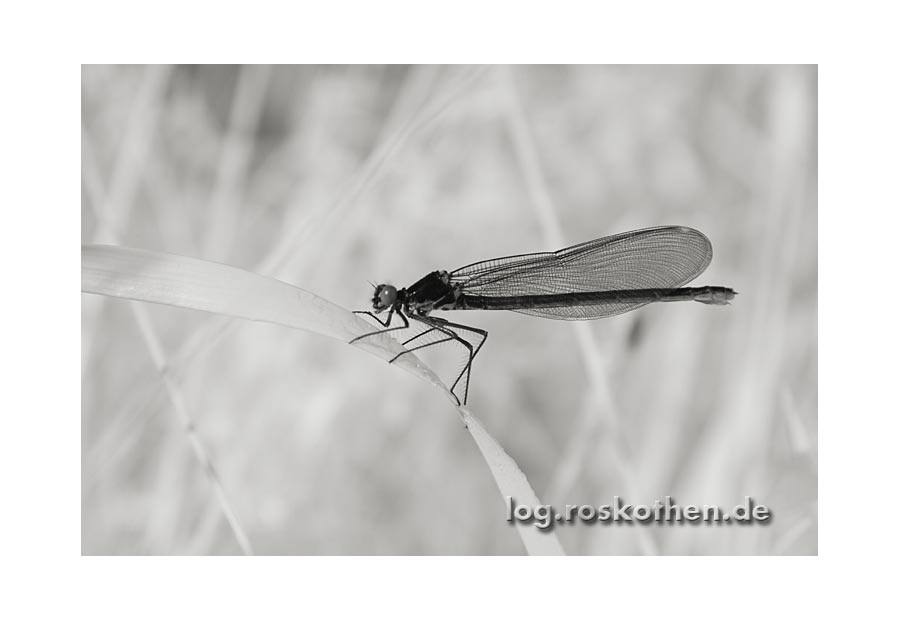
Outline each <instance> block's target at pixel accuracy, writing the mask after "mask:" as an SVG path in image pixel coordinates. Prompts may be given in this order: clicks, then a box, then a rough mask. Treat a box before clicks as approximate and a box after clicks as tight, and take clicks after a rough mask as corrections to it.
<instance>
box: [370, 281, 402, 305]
mask: <svg viewBox="0 0 900 620" xmlns="http://www.w3.org/2000/svg"><path fill="white" fill-rule="evenodd" d="M395 301H397V288H396V287H394V286H391V285H390V284H382V285H381V286H379V287H378V290H377V291H376V292H375V307H376V308H389V307H390V306H393V305H394V302H395Z"/></svg>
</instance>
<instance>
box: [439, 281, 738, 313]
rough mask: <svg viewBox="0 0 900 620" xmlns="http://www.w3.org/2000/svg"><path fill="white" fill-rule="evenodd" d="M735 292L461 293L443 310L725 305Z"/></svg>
mask: <svg viewBox="0 0 900 620" xmlns="http://www.w3.org/2000/svg"><path fill="white" fill-rule="evenodd" d="M735 295H736V293H735V292H734V290H733V289H730V288H726V287H724V286H700V287H696V288H674V289H666V288H647V289H634V290H621V291H592V292H589V293H558V294H555V295H513V296H506V297H484V296H481V295H467V294H465V293H463V294H462V295H460V296H459V298H458V299H457V300H456V304H455V305H454V306H452V307H447V308H444V309H446V310H450V309H453V310H526V309H528V308H566V307H574V306H598V305H602V304H604V303H610V304H615V303H623V302H624V303H634V304H646V303H652V302H657V301H698V302H700V303H703V304H714V305H726V304H728V302H730V301H731V300H732V299H734V296H735Z"/></svg>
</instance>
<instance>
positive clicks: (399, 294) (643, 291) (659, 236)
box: [351, 226, 737, 403]
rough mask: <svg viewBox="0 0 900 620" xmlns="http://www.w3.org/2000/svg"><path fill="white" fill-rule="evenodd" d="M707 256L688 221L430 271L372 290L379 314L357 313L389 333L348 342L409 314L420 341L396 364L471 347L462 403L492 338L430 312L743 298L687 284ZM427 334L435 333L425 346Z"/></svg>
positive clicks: (552, 313)
mask: <svg viewBox="0 0 900 620" xmlns="http://www.w3.org/2000/svg"><path fill="white" fill-rule="evenodd" d="M711 260H712V245H711V244H710V242H709V239H707V238H706V236H705V235H704V234H703V233H701V232H699V231H696V230H694V229H692V228H686V227H683V226H661V227H658V228H646V229H644V230H636V231H632V232H626V233H621V234H618V235H613V236H610V237H603V238H601V239H595V240H594V241H587V242H585V243H581V244H578V245H573V246H571V247H568V248H564V249H562V250H558V251H556V252H544V253H539V254H521V255H517V256H506V257H503V258H494V259H491V260H486V261H481V262H478V263H473V264H471V265H467V266H465V267H462V268H460V269H457V270H455V271H432V272H431V273H429V274H428V275H426V276H425V277H423V278H422V279H420V280H419V281H418V282H416V283H415V284H413V285H411V286H408V287H406V288H401V289H397V288H396V287H394V286H391V285H390V284H379V285H378V286H376V287H375V294H374V296H373V297H372V309H373V310H374V312H372V311H365V310H363V311H359V312H358V313H359V314H366V315H368V316H370V317H372V318H374V319H375V320H376V321H378V323H379V324H380V325H381V326H382V327H384V329H381V330H378V331H374V332H371V333H368V334H364V335H362V336H359V337H358V338H354V339H353V340H352V341H351V342H356V341H357V340H360V339H362V338H368V337H369V336H373V335H375V334H383V333H387V332H393V331H398V330H404V329H408V328H409V327H410V323H409V319H411V320H413V321H417V322H419V323H422V324H424V326H425V331H423V332H421V333H418V334H416V335H415V336H412V337H411V338H409V339H407V340H405V341H404V342H403V345H404V346H405V347H406V345H410V344H412V345H414V346H411V347H407V348H406V350H405V351H404V352H403V353H400V354H398V355H397V356H395V357H394V358H393V359H391V360H390V361H391V362H394V361H395V360H396V359H397V358H399V357H400V356H402V355H404V354H406V353H410V352H412V351H417V350H419V349H423V348H425V347H430V346H433V345H436V344H441V343H444V342H456V343H457V344H459V345H461V346H463V347H465V349H466V350H467V352H468V361H467V362H466V364H465V366H464V367H463V369H462V370H461V371H460V373H459V375H458V376H457V377H456V380H455V381H454V382H453V385H451V386H450V391H451V393H452V394H453V395H454V396H455V397H456V399H457V401H459V395H458V394H457V389H458V388H461V391H462V396H463V397H462V402H463V403H465V402H466V400H467V399H468V395H469V378H470V377H471V373H472V362H473V361H474V359H475V356H476V355H478V352H479V351H480V350H481V347H482V346H483V345H484V343H485V341H486V340H487V336H488V334H487V332H486V331H484V330H483V329H478V328H476V327H470V326H467V325H461V324H459V323H452V322H450V321H448V320H446V319H442V318H438V317H435V316H432V315H431V312H432V311H433V310H513V311H515V312H521V313H524V314H531V315H534V316H540V317H545V318H548V319H562V320H586V319H601V318H605V317H609V316H614V315H616V314H621V313H623V312H628V311H630V310H634V309H636V308H640V307H641V306H644V305H646V304H649V303H653V302H657V301H698V302H700V303H704V304H713V305H725V304H728V302H730V301H731V300H732V299H734V296H735V295H737V293H736V292H735V291H734V290H732V289H730V288H727V287H724V286H701V287H696V288H682V287H683V286H684V285H685V284H687V283H688V282H690V281H691V280H693V279H694V278H696V277H697V276H699V275H700V274H701V273H703V271H704V270H705V269H706V267H707V266H708V265H709V263H710V261H711ZM385 310H387V317H386V319H385V320H384V321H382V320H381V319H380V318H379V317H378V316H377V314H380V313H382V312H384V311H385ZM394 316H398V317H400V320H401V321H402V322H403V325H400V326H395V327H391V320H392V319H393V317H394ZM460 333H463V334H465V335H466V336H467V337H466V338H464V337H463V336H461V335H460ZM427 336H431V337H432V338H434V337H436V338H437V339H436V340H432V341H430V342H426V340H427V338H426V337H427ZM470 339H471V340H472V341H475V340H477V343H476V344H473V343H472V342H471V341H470ZM416 341H419V342H416ZM461 381H462V385H460V382H461Z"/></svg>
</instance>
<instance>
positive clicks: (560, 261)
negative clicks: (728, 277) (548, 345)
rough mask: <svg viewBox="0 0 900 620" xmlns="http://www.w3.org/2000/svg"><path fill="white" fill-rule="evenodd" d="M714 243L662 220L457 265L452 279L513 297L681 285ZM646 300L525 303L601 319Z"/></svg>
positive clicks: (556, 314)
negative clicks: (577, 241) (563, 245)
mask: <svg viewBox="0 0 900 620" xmlns="http://www.w3.org/2000/svg"><path fill="white" fill-rule="evenodd" d="M711 260H712V245H711V244H710V242H709V239H707V238H706V236H705V235H704V234H703V233H701V232H699V231H697V230H694V229H693V228H686V227H682V226H661V227H658V228H645V229H643V230H635V231H632V232H626V233H621V234H618V235H612V236H610V237H603V238H602V239H595V240H594V241H588V242H586V243H581V244H578V245H573V246H572V247H569V248H564V249H562V250H558V251H556V252H544V253H540V254H523V255H520V256H507V257H505V258H496V259H492V260H486V261H482V262H479V263H473V264H471V265H467V266H465V267H462V268H461V269H457V270H456V271H454V272H452V273H451V274H450V279H451V282H454V283H461V284H462V285H463V292H465V293H466V294H467V295H482V296H487V297H512V296H518V295H552V294H558V293H584V292H591V291H618V290H631V289H648V288H662V289H665V288H679V287H682V286H684V285H685V284H687V283H688V282H690V281H691V280H693V279H694V278H696V277H697V276H698V275H700V274H701V273H703V271H704V270H705V269H706V267H707V266H709V263H710V261H711ZM647 303H649V302H647V301H628V300H623V301H604V302H602V303H599V304H597V305H593V306H575V307H565V308H535V309H524V308H523V309H521V310H516V312H522V313H523V314H532V315H535V316H542V317H546V318H551V319H564V320H580V319H598V318H603V317H608V316H613V315H616V314H621V313H623V312H628V311H629V310H634V309H635V308H639V307H641V306H643V305H646V304H647Z"/></svg>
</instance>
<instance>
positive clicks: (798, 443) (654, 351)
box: [80, 64, 819, 556]
mask: <svg viewBox="0 0 900 620" xmlns="http://www.w3.org/2000/svg"><path fill="white" fill-rule="evenodd" d="M818 182H819V178H818V66H817V65H735V64H730V65H594V64H570V65H434V64H421V65H418V64H414V65H340V64H335V65H149V64H148V65H98V64H85V65H82V66H81V192H82V193H81V205H82V208H81V243H82V246H81V292H82V294H81V495H80V498H81V553H82V554H83V555H85V556H122V555H128V556H133V555H137V556H148V555H149V556H170V555H200V556H208V555H214V556H220V555H270V556H271V555H277V556H323V555H327V556H517V555H569V556H723V555H729V556H731V555H737V556H816V555H818V553H819V518H818V513H819V510H818V505H819V491H818V470H819V467H818V457H819V449H818V445H819V441H818V430H819V424H818V421H819V415H818V407H819V402H818V388H819V379H818V293H819V286H818Z"/></svg>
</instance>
